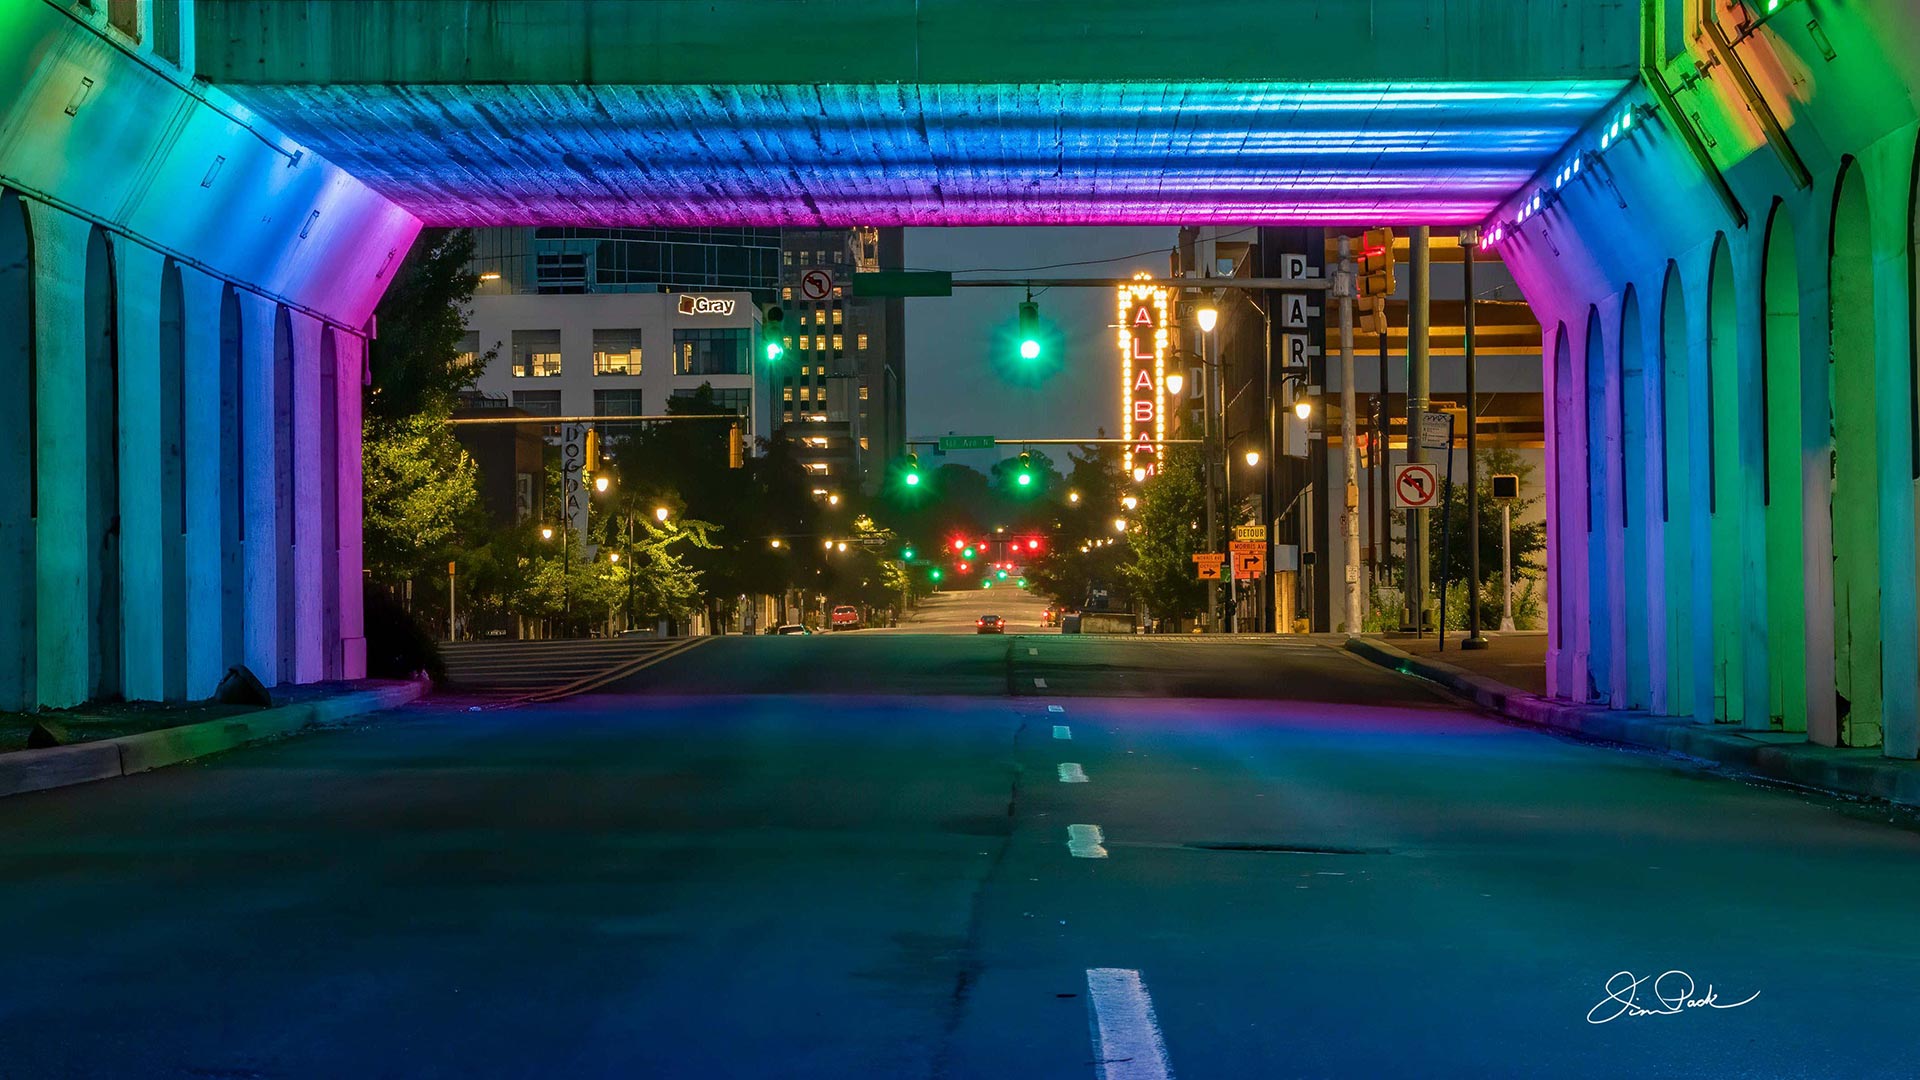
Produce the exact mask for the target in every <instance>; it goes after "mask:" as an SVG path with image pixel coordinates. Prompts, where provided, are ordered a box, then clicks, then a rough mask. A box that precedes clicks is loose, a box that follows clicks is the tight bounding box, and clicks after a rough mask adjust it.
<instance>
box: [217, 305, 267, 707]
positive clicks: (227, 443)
mask: <svg viewBox="0 0 1920 1080" xmlns="http://www.w3.org/2000/svg"><path fill="white" fill-rule="evenodd" d="M240 295H241V294H240V291H239V290H238V289H235V288H234V287H233V286H232V285H230V284H228V285H223V286H222V287H221V290H220V362H219V363H220V374H219V380H220V426H219V428H218V433H219V447H218V450H217V453H216V456H217V458H218V462H217V468H218V472H219V487H218V490H219V497H220V664H221V667H222V668H223V669H224V668H230V667H233V666H234V665H236V664H244V663H246V662H247V655H248V642H249V641H250V640H251V638H250V637H249V630H248V622H249V620H251V619H252V618H253V613H252V612H251V611H250V610H248V606H247V575H248V574H249V572H250V564H249V563H248V561H247V514H248V513H249V509H250V503H249V494H248V487H247V474H248V469H247V460H246V448H247V438H248V432H249V430H250V428H249V425H248V423H247V395H248V394H249V393H250V390H249V386H248V383H247V371H248V362H247V348H248V344H249V342H248V339H247V320H248V318H249V317H250V316H252V317H258V310H257V309H253V310H250V309H251V308H252V307H253V306H252V305H247V306H243V305H242V304H241V302H240Z"/></svg>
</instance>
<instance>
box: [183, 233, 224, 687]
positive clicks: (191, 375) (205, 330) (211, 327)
mask: <svg viewBox="0 0 1920 1080" xmlns="http://www.w3.org/2000/svg"><path fill="white" fill-rule="evenodd" d="M223 287H224V285H223V283H222V282H221V281H220V280H219V279H217V278H212V277H208V276H207V275H205V274H202V273H201V272H200V271H198V270H195V269H193V268H191V267H186V266H183V267H181V268H180V291H181V307H182V312H181V315H182V319H183V323H184V334H185V338H186V343H185V347H186V365H185V366H186V372H185V375H186V388H185V401H186V412H187V422H186V431H185V433H184V438H185V444H186V446H185V449H186V455H185V458H186V460H185V476H184V478H183V479H184V481H185V483H186V487H187V536H186V544H185V563H186V568H185V569H186V585H187V588H186V594H187V619H186V634H187V672H186V686H187V698H188V699H189V700H199V699H201V698H205V697H211V696H212V694H213V691H214V688H215V687H217V686H218V685H219V684H220V676H221V675H223V674H225V672H226V666H225V664H223V663H222V656H221V650H222V644H221V642H222V625H221V618H222V611H221V589H220V560H221V548H220V499H221V496H222V489H221V484H220V438H221V425H220V295H221V290H222V288H223Z"/></svg>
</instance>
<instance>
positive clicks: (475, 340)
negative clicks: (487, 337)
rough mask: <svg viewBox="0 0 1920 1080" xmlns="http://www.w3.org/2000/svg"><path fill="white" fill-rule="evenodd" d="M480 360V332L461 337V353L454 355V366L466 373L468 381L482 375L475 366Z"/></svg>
mask: <svg viewBox="0 0 1920 1080" xmlns="http://www.w3.org/2000/svg"><path fill="white" fill-rule="evenodd" d="M479 359H480V335H479V333H478V332H474V333H467V334H462V335H460V351H459V352H456V353H454V355H453V366H454V369H455V370H457V371H464V372H466V374H467V378H468V379H472V378H473V377H474V376H476V375H478V374H480V373H479V372H478V371H475V370H474V368H473V365H474V364H475V362H477V361H478V360H479Z"/></svg>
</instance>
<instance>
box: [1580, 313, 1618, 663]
mask: <svg viewBox="0 0 1920 1080" xmlns="http://www.w3.org/2000/svg"><path fill="white" fill-rule="evenodd" d="M1581 357H1582V360H1583V361H1584V364H1583V366H1584V367H1585V369H1586V370H1585V376H1586V378H1585V380H1584V381H1585V383H1586V392H1585V393H1584V394H1583V395H1582V400H1583V401H1584V402H1585V414H1584V416H1583V419H1584V421H1585V423H1584V424H1583V425H1582V433H1583V434H1584V436H1585V439H1584V442H1585V450H1586V453H1585V455H1584V457H1585V474H1586V475H1585V480H1586V506H1585V511H1586V519H1585V525H1586V536H1585V543H1586V555H1587V592H1586V602H1587V603H1586V606H1587V624H1586V631H1587V650H1586V651H1587V685H1586V687H1585V689H1586V700H1588V701H1609V700H1611V699H1612V698H1613V694H1614V668H1613V663H1614V650H1613V629H1614V607H1613V602H1612V596H1611V593H1612V591H1613V585H1614V581H1613V575H1612V573H1611V572H1610V571H1611V570H1612V565H1611V560H1610V559H1609V558H1608V548H1609V546H1610V544H1609V540H1610V538H1612V537H1613V535H1614V530H1613V520H1612V518H1613V515H1612V512H1611V511H1612V505H1613V501H1612V499H1611V498H1609V484H1608V472H1609V471H1610V470H1609V468H1608V462H1609V460H1610V458H1611V457H1612V450H1613V447H1615V446H1616V445H1617V439H1618V438H1619V435H1618V433H1617V432H1614V431H1612V430H1610V424H1609V419H1608V418H1609V414H1610V412H1611V410H1609V409H1608V408H1607V399H1608V396H1609V394H1610V393H1611V392H1613V390H1614V388H1616V387H1617V386H1618V382H1619V380H1618V373H1617V372H1615V371H1613V370H1611V369H1612V368H1613V366H1614V365H1613V363H1612V362H1611V361H1612V360H1615V359H1617V358H1618V354H1614V356H1613V357H1611V358H1610V357H1609V356H1608V353H1607V347H1606V335H1605V334H1604V333H1602V332H1601V329H1600V311H1599V309H1598V308H1596V307H1592V306H1589V307H1588V308H1587V329H1586V343H1585V346H1584V348H1583V349H1582V350H1581Z"/></svg>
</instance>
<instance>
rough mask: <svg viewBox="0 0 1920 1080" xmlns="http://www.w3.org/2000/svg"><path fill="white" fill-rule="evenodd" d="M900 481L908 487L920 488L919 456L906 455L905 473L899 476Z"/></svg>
mask: <svg viewBox="0 0 1920 1080" xmlns="http://www.w3.org/2000/svg"><path fill="white" fill-rule="evenodd" d="M900 480H901V482H902V483H904V484H906V485H907V486H908V487H919V486H920V455H919V454H908V455H907V461H906V471H905V472H904V473H903V474H902V475H901V477H900Z"/></svg>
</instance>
